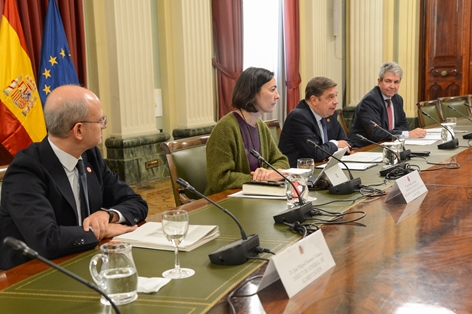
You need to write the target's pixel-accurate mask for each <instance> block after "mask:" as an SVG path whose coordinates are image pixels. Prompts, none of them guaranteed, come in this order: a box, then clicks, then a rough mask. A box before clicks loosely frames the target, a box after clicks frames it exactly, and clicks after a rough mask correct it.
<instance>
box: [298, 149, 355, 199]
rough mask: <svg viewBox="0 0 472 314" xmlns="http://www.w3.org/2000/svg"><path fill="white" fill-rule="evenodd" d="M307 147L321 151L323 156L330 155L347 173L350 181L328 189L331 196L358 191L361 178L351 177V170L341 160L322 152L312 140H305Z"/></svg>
mask: <svg viewBox="0 0 472 314" xmlns="http://www.w3.org/2000/svg"><path fill="white" fill-rule="evenodd" d="M306 143H307V144H308V145H311V146H313V147H315V148H318V149H319V150H321V151H323V152H324V153H325V154H328V155H330V156H331V157H332V158H334V159H336V160H337V161H338V162H340V163H342V164H343V165H344V167H346V170H347V172H348V173H349V178H350V179H351V180H349V181H346V182H343V183H340V184H338V185H335V186H332V187H330V188H329V189H328V190H329V192H330V193H331V194H352V193H354V190H355V189H360V185H361V178H356V179H354V177H353V176H352V173H351V169H349V167H348V166H347V165H346V164H345V163H344V161H342V160H341V159H339V158H337V157H336V156H334V155H333V154H331V153H329V152H328V151H326V150H324V149H323V148H322V147H321V146H320V145H318V144H316V143H315V142H313V141H312V140H306Z"/></svg>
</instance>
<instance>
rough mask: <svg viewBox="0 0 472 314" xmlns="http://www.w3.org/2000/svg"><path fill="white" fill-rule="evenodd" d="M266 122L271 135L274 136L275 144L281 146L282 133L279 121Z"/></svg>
mask: <svg viewBox="0 0 472 314" xmlns="http://www.w3.org/2000/svg"><path fill="white" fill-rule="evenodd" d="M264 122H265V124H266V125H267V126H268V127H269V129H270V133H271V135H272V138H273V139H274V141H275V144H277V145H279V140H280V132H281V131H282V130H281V129H280V123H279V120H277V119H274V120H267V121H264Z"/></svg>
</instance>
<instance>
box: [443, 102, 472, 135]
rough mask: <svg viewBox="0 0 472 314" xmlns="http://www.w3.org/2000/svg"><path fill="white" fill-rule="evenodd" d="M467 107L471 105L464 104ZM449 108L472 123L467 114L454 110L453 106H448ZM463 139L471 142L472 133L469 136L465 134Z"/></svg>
mask: <svg viewBox="0 0 472 314" xmlns="http://www.w3.org/2000/svg"><path fill="white" fill-rule="evenodd" d="M464 105H466V106H469V104H464ZM447 107H448V108H449V109H451V110H454V111H455V112H457V113H458V114H460V115H461V116H463V117H465V118H466V119H467V120H469V121H470V122H472V119H470V118H469V117H468V116H466V115H465V114H463V113H462V112H460V111H459V110H457V109H456V108H454V107H453V106H451V105H447ZM462 138H463V139H466V140H469V139H471V138H472V133H468V134H464V135H463V136H462Z"/></svg>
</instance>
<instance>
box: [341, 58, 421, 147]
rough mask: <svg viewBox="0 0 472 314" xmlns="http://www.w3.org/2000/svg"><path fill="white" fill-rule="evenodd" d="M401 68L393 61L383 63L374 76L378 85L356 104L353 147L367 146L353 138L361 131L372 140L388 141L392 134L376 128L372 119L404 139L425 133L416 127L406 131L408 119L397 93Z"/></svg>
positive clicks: (351, 141) (351, 131)
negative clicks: (376, 76) (377, 73)
mask: <svg viewBox="0 0 472 314" xmlns="http://www.w3.org/2000/svg"><path fill="white" fill-rule="evenodd" d="M402 76H403V71H402V69H401V68H400V66H399V65H398V64H396V63H395V62H386V63H384V64H382V66H381V67H380V71H379V78H378V79H377V86H375V87H374V88H373V89H372V90H371V91H370V92H368V93H367V94H366V95H365V96H364V98H362V100H361V101H360V102H359V104H358V105H357V107H356V112H355V115H354V121H353V123H352V126H351V129H350V132H349V133H350V134H349V142H350V143H352V144H353V146H355V147H363V146H366V145H369V143H368V142H367V141H363V140H361V139H359V138H357V137H356V135H357V134H360V135H362V136H364V137H366V138H368V139H370V140H371V141H374V142H380V141H391V140H392V136H390V135H389V134H388V133H387V132H385V131H383V130H382V129H380V128H378V127H375V126H374V124H373V123H372V121H373V122H375V123H376V124H378V125H379V126H380V127H381V128H383V129H385V130H388V132H390V133H391V134H393V135H401V134H402V135H404V136H405V138H420V137H425V136H426V131H425V130H424V129H421V128H416V129H414V130H412V131H409V125H408V121H407V119H406V115H405V111H404V110H403V98H402V97H401V96H400V95H398V94H397V93H398V88H399V87H400V82H401V80H402Z"/></svg>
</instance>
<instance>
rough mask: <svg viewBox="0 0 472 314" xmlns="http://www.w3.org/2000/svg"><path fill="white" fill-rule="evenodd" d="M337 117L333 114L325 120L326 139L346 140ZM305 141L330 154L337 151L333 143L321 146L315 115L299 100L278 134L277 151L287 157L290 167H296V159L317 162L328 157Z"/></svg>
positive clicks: (303, 101)
mask: <svg viewBox="0 0 472 314" xmlns="http://www.w3.org/2000/svg"><path fill="white" fill-rule="evenodd" d="M337 117H338V114H337V113H336V112H334V114H333V115H332V116H331V117H329V118H327V119H326V120H327V127H328V139H330V140H347V137H346V133H344V129H343V128H342V126H341V124H340V123H339V121H338V118H337ZM306 140H312V141H313V142H315V143H316V144H318V145H320V146H321V147H322V148H323V149H324V150H326V151H328V152H330V153H331V154H332V153H334V152H336V151H337V150H338V147H337V146H336V145H335V144H334V143H331V142H328V143H325V144H322V143H323V135H322V134H321V131H320V128H319V126H318V122H317V121H316V118H315V115H314V114H313V112H312V111H311V109H310V107H309V106H308V104H307V103H306V102H305V100H301V101H300V102H299V103H298V105H297V107H295V109H293V110H292V111H291V112H290V113H289V114H288V116H287V119H285V122H284V124H283V128H282V133H281V134H280V141H279V149H280V151H281V152H282V154H284V155H285V156H287V157H288V160H289V162H290V167H292V168H296V167H297V159H298V158H313V159H314V160H315V162H317V161H318V162H319V161H323V160H325V159H326V158H328V157H329V155H328V154H326V153H324V152H323V151H321V150H320V149H316V148H314V147H312V146H310V145H308V144H307V143H306Z"/></svg>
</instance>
